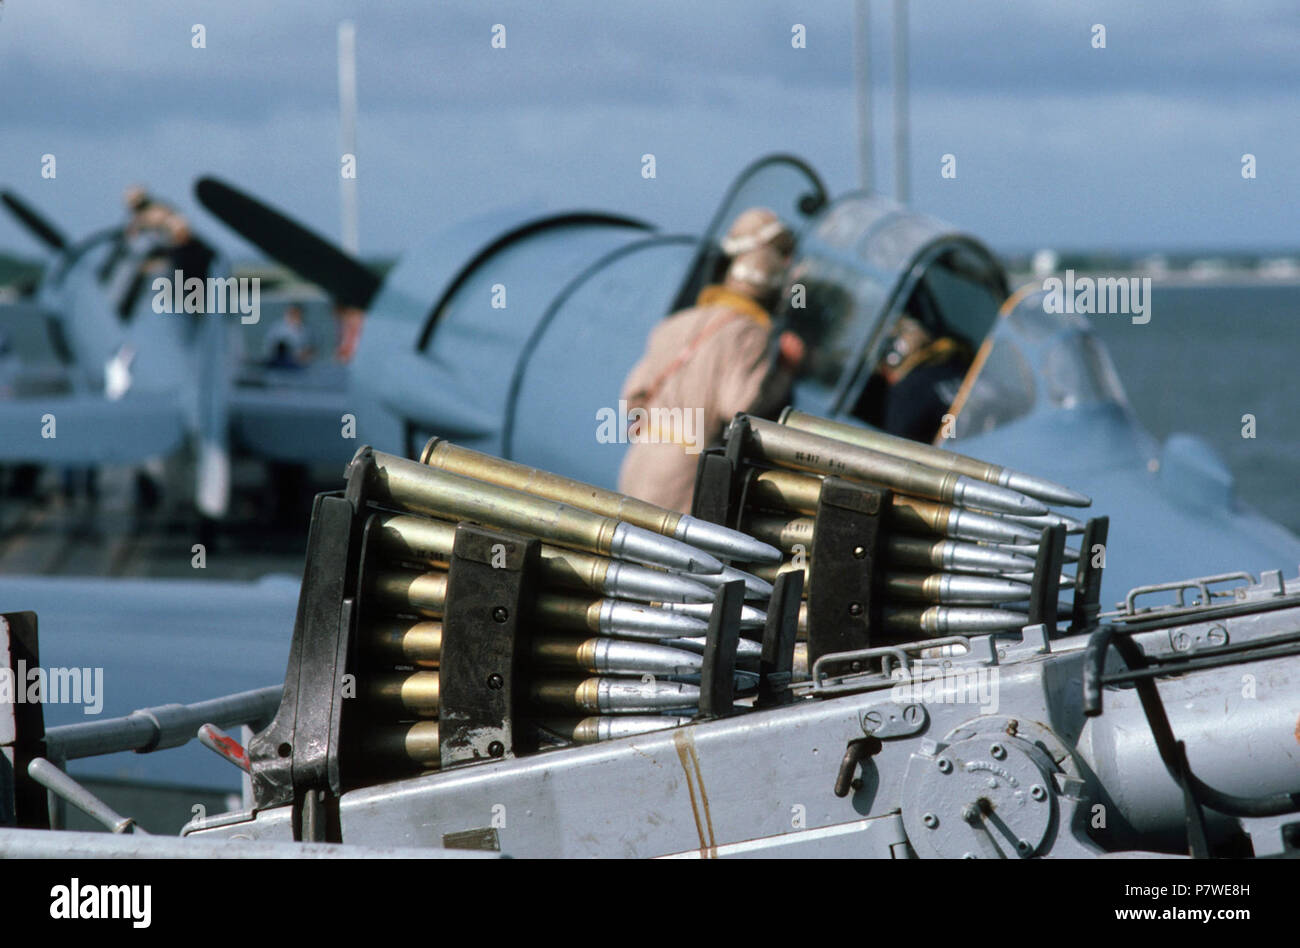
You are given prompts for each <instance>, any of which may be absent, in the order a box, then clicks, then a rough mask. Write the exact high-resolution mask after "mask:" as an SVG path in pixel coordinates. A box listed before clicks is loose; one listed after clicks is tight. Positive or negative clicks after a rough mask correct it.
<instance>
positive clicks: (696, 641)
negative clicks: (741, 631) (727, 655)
mask: <svg viewBox="0 0 1300 948" xmlns="http://www.w3.org/2000/svg"><path fill="white" fill-rule="evenodd" d="M707 642H708V639H707V638H706V637H705V636H703V635H692V636H691V637H689V638H682V639H664V640H663V643H662V644H664V645H670V646H672V647H673V648H680V649H689V650H690V651H692V652H698V653H699V654H701V655H703V654H704V646H705V644H706V643H707ZM762 657H763V643H762V642H756V641H754V640H753V639H746V638H741V639H738V640H737V641H736V661H738V662H756V661H758V660H759V659H760V658H762Z"/></svg>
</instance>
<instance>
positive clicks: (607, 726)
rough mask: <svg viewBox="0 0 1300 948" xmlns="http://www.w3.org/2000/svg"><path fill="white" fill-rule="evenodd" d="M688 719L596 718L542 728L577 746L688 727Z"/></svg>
mask: <svg viewBox="0 0 1300 948" xmlns="http://www.w3.org/2000/svg"><path fill="white" fill-rule="evenodd" d="M690 723H691V719H690V718H687V717H677V716H672V715H666V714H645V715H641V714H620V715H617V716H613V715H595V716H592V717H589V718H583V719H581V720H579V721H543V722H542V725H541V726H542V728H543V730H545V731H549V732H550V733H552V734H558V735H559V736H560V737H563V738H565V739H567V740H571V741H574V742H575V743H578V744H595V743H598V742H600V741H616V740H618V739H619V738H623V737H636V736H637V735H640V734H649V733H651V732H652V731H662V730H665V729H666V728H670V727H682V726H683V725H686V724H690Z"/></svg>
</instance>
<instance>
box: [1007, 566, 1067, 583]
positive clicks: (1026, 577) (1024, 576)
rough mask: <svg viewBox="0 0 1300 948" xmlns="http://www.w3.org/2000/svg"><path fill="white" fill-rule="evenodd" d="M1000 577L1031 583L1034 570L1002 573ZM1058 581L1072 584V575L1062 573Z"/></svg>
mask: <svg viewBox="0 0 1300 948" xmlns="http://www.w3.org/2000/svg"><path fill="white" fill-rule="evenodd" d="M1002 577H1003V578H1004V579H1013V580H1015V581H1016V582H1021V583H1032V582H1033V581H1034V572H1033V570H1030V571H1029V572H1028V573H1003V574H1002ZM1059 582H1060V584H1061V585H1062V586H1073V585H1074V577H1073V576H1071V575H1069V574H1068V573H1062V574H1061V576H1060V580H1059Z"/></svg>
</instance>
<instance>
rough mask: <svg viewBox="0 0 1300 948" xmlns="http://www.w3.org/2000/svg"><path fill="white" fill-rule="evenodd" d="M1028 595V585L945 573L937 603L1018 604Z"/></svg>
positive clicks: (988, 577)
mask: <svg viewBox="0 0 1300 948" xmlns="http://www.w3.org/2000/svg"><path fill="white" fill-rule="evenodd" d="M1029 593H1030V587H1029V584H1028V583H1019V582H1016V581H1014V580H1009V579H995V578H993V577H991V576H962V575H960V574H957V573H945V574H944V575H943V581H942V583H941V584H940V592H939V601H940V602H941V603H961V602H1018V601H1019V600H1022V599H1028V598H1029Z"/></svg>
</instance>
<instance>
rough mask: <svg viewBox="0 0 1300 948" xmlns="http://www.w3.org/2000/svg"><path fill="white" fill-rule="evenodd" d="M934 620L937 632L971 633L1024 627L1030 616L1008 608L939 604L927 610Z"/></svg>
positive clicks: (940, 633) (927, 615) (952, 633)
mask: <svg viewBox="0 0 1300 948" xmlns="http://www.w3.org/2000/svg"><path fill="white" fill-rule="evenodd" d="M926 618H927V619H929V620H930V621H932V622H933V624H934V631H935V634H938V635H969V634H971V633H975V632H1004V631H1009V630H1011V629H1020V628H1024V626H1025V625H1027V624H1028V622H1029V616H1027V615H1026V614H1025V613H1023V612H1011V611H1010V610H1008V609H979V608H972V607H970V606H965V607H962V606H956V607H951V608H944V607H943V606H938V607H936V608H933V609H929V610H927V612H926Z"/></svg>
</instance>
